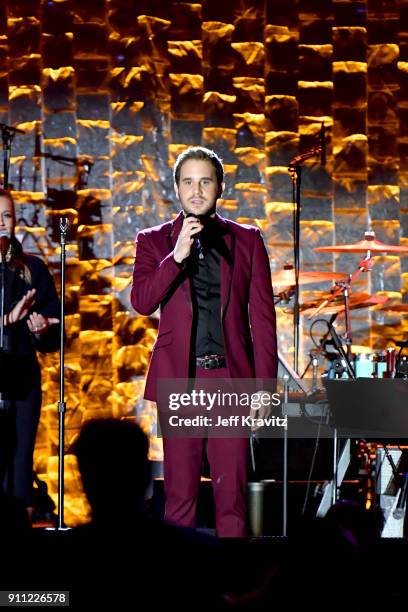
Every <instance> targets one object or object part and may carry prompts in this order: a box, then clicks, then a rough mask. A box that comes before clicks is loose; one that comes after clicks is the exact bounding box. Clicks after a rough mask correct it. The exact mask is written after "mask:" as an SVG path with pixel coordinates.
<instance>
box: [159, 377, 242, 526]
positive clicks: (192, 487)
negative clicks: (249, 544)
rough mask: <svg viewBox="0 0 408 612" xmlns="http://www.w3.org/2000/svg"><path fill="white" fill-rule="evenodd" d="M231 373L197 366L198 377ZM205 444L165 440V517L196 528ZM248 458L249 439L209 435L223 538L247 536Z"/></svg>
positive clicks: (197, 440) (194, 440)
mask: <svg viewBox="0 0 408 612" xmlns="http://www.w3.org/2000/svg"><path fill="white" fill-rule="evenodd" d="M228 376H229V372H228V368H219V369H213V370H205V369H202V368H197V371H196V378H197V379H198V378H205V379H216V378H228ZM159 410H160V406H159ZM204 444H205V438H204V437H202V438H164V439H163V448H164V491H165V496H166V507H165V520H166V521H167V522H169V523H173V524H175V525H179V526H183V527H195V523H196V511H197V498H198V493H199V488H200V479H201V465H202V456H203V449H204ZM247 457H248V439H247V438H215V437H209V438H208V440H207V459H208V462H209V464H210V473H211V481H212V487H213V494H214V502H215V518H216V531H217V535H218V536H219V537H224V538H243V537H245V536H246V535H247V529H246V526H247V512H246V507H247V504H246V497H247Z"/></svg>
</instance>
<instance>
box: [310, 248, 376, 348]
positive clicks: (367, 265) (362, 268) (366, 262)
mask: <svg viewBox="0 0 408 612" xmlns="http://www.w3.org/2000/svg"><path fill="white" fill-rule="evenodd" d="M373 265H374V259H373V257H372V256H371V253H370V251H367V255H366V256H365V258H364V259H362V260H361V261H360V263H359V264H358V268H357V270H356V271H355V272H353V274H351V275H349V276H348V277H347V279H345V280H341V281H338V282H336V283H335V285H334V287H337V289H335V291H333V293H332V294H331V296H330V297H328V298H326V299H325V300H323V302H322V303H321V304H319V306H317V308H315V310H314V311H313V312H312V313H311V314H310V315H309V319H311V318H312V317H314V316H316V315H317V314H318V313H319V312H320V311H321V310H322V309H323V308H324V307H325V306H327V305H328V304H330V303H331V302H332V301H333V300H334V299H335V298H336V297H337V296H338V295H340V294H341V293H343V299H344V316H345V324H346V331H345V334H344V336H345V342H346V347H347V357H348V358H349V359H350V356H351V345H352V338H351V320H350V291H351V285H352V283H353V282H354V281H355V280H356V278H358V277H359V276H360V274H361V273H362V272H370V270H371V269H372V267H373Z"/></svg>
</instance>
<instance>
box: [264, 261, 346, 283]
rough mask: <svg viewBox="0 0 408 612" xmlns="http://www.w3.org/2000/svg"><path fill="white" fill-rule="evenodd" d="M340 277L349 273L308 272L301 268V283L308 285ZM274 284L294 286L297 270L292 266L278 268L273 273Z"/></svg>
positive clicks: (344, 276)
mask: <svg viewBox="0 0 408 612" xmlns="http://www.w3.org/2000/svg"><path fill="white" fill-rule="evenodd" d="M340 278H347V274H343V272H306V271H304V270H299V285H308V284H310V283H323V282H324V281H330V280H335V279H340ZM272 285H273V286H274V287H292V286H294V285H295V270H294V268H293V267H292V266H291V267H290V268H289V267H286V266H285V268H283V270H278V271H277V272H274V273H273V274H272Z"/></svg>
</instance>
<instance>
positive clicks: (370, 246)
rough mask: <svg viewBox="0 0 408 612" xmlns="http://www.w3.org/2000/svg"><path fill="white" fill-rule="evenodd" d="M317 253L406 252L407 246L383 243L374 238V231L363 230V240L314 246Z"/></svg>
mask: <svg viewBox="0 0 408 612" xmlns="http://www.w3.org/2000/svg"><path fill="white" fill-rule="evenodd" d="M313 250H314V251H318V252H319V253H365V252H366V251H370V252H371V253H408V247H405V246H400V245H397V244H385V243H384V242H380V241H379V240H377V239H376V237H375V233H374V232H365V233H364V240H360V241H359V242H354V243H352V244H338V245H333V246H324V247H316V248H315V249H313Z"/></svg>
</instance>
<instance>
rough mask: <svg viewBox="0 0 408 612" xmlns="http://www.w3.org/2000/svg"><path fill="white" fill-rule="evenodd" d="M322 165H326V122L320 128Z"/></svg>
mask: <svg viewBox="0 0 408 612" xmlns="http://www.w3.org/2000/svg"><path fill="white" fill-rule="evenodd" d="M319 140H320V163H321V165H322V166H325V165H326V130H325V127H324V121H322V126H321V128H320V136H319Z"/></svg>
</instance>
